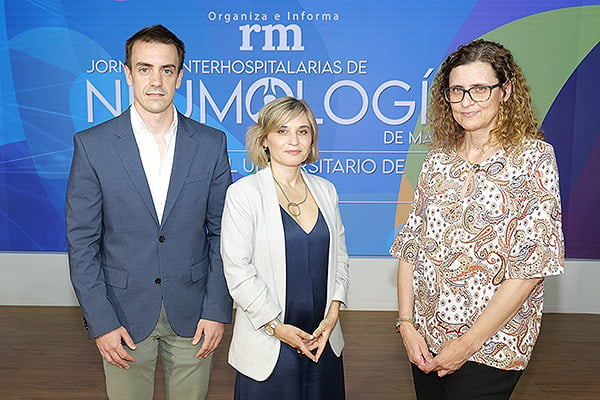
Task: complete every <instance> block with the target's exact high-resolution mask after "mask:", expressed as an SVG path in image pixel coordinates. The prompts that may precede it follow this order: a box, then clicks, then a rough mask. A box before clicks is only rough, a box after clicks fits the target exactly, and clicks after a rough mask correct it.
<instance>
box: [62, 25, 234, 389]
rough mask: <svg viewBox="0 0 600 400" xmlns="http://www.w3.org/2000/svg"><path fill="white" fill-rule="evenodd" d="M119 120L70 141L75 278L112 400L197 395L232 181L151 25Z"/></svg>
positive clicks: (129, 69)
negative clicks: (185, 101)
mask: <svg viewBox="0 0 600 400" xmlns="http://www.w3.org/2000/svg"><path fill="white" fill-rule="evenodd" d="M125 52H126V57H125V64H126V67H125V75H126V78H127V83H128V84H129V85H130V86H132V88H133V92H134V97H135V99H134V102H133V105H132V106H131V107H130V108H129V109H128V110H127V111H126V112H124V113H123V114H122V115H120V116H118V117H116V118H113V119H111V120H109V121H107V122H105V123H103V124H100V125H98V126H96V127H94V128H91V129H88V130H86V131H82V132H80V133H78V134H76V135H75V138H74V155H73V163H72V166H71V172H70V175H69V183H68V188H67V199H66V207H65V212H66V222H67V237H68V242H69V264H70V271H71V280H72V283H73V287H74V288H75V292H76V294H77V298H78V299H79V303H80V305H81V308H82V310H83V314H84V318H85V321H86V325H87V328H88V332H89V336H90V338H93V339H94V340H95V342H96V345H97V347H98V350H99V351H100V353H101V355H102V357H103V359H104V370H105V375H106V387H107V392H108V395H109V398H110V399H135V400H140V399H152V396H153V389H154V370H155V364H156V358H157V354H160V356H161V360H162V363H163V367H164V371H165V382H166V386H167V388H166V390H167V393H168V398H171V399H174V400H176V399H186V400H188V399H204V398H205V397H206V392H207V390H208V377H209V373H210V366H211V358H212V352H213V351H214V350H215V348H216V347H217V346H218V344H219V343H220V341H221V338H222V336H223V324H224V323H229V322H231V311H232V302H231V298H230V297H229V294H228V292H227V286H226V284H225V279H224V275H223V265H222V260H221V256H220V249H219V241H220V229H221V228H220V225H221V214H222V210H223V203H224V199H225V192H226V190H227V187H228V186H229V184H230V183H231V173H230V167H229V161H228V157H227V147H226V138H225V135H224V134H223V132H220V131H218V130H215V129H212V128H210V127H207V126H204V125H201V124H199V123H197V122H195V121H192V120H190V119H188V118H186V117H184V116H183V115H181V114H180V113H179V112H177V110H176V109H175V107H174V105H173V97H174V95H175V90H176V89H178V88H179V87H180V85H181V79H182V76H183V69H182V66H183V58H184V54H185V51H184V45H183V42H181V40H179V39H178V38H177V37H176V36H175V35H174V34H173V33H172V32H170V31H169V30H168V29H166V28H165V27H163V26H162V25H156V26H152V27H148V28H144V29H142V30H141V31H139V32H137V33H136V34H135V35H133V36H132V37H131V38H130V39H129V40H128V41H127V44H126V51H125Z"/></svg>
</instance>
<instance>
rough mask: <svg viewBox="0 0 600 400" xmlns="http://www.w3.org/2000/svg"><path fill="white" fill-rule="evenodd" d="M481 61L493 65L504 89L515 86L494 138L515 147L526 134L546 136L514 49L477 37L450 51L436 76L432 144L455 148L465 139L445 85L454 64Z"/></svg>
mask: <svg viewBox="0 0 600 400" xmlns="http://www.w3.org/2000/svg"><path fill="white" fill-rule="evenodd" d="M478 61H480V62H484V63H488V64H490V65H491V67H492V69H493V70H494V73H495V74H496V77H497V78H498V80H499V82H500V83H501V84H502V87H501V90H503V91H504V90H506V88H507V85H508V84H510V85H511V86H512V93H511V95H510V97H509V98H508V100H506V101H503V102H502V103H500V108H499V111H498V123H497V124H496V127H495V128H494V129H492V130H491V132H490V141H492V142H494V143H497V144H499V145H500V146H502V147H503V148H504V149H505V150H511V149H515V148H519V147H520V146H521V144H522V143H523V140H524V139H525V138H532V139H543V137H544V135H543V134H542V132H541V131H540V129H539V128H538V122H537V120H536V119H535V117H534V115H533V110H532V107H531V95H530V94H529V86H528V85H527V82H526V81H525V76H524V75H523V71H521V68H520V67H519V66H518V65H517V63H516V62H515V60H514V58H513V56H512V54H511V52H510V51H509V50H508V49H507V48H505V47H504V46H502V45H501V44H499V43H496V42H490V41H487V40H483V39H477V40H474V41H472V42H471V43H468V44H466V45H463V46H460V47H459V48H458V49H457V50H456V51H455V52H454V53H452V54H450V55H449V56H448V58H446V60H445V61H444V62H443V63H442V65H441V67H440V70H439V71H438V73H437V74H436V76H435V79H434V80H433V84H432V85H431V92H430V99H429V105H428V110H427V125H428V131H429V132H431V134H432V143H431V145H432V146H433V147H436V148H443V149H446V150H455V149H456V148H457V147H458V146H459V145H460V144H461V143H462V141H463V139H464V129H463V127H462V126H460V125H459V124H458V123H457V122H456V121H455V120H454V117H453V116H452V109H451V107H450V103H448V102H447V101H446V99H445V98H444V89H446V88H447V87H448V86H449V79H450V72H451V71H452V70H453V69H454V68H456V67H458V66H461V65H466V64H471V63H474V62H478Z"/></svg>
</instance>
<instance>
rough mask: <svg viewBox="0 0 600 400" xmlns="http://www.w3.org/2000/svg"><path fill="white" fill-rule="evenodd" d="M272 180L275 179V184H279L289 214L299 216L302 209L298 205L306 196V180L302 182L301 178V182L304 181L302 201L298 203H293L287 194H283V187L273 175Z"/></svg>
mask: <svg viewBox="0 0 600 400" xmlns="http://www.w3.org/2000/svg"><path fill="white" fill-rule="evenodd" d="M301 177H302V176H301ZM273 180H274V181H275V183H276V184H277V186H279V189H280V190H281V193H283V196H284V197H285V199H286V200H287V202H288V205H287V210H288V212H289V213H290V215H291V216H293V217H299V216H300V215H302V209H301V208H300V205H301V204H304V202H305V201H306V199H307V198H308V187H307V186H306V182H304V179H302V183H304V199H302V201H300V202H298V203H294V202H293V201H290V198H289V197H288V196H287V194H285V191H284V190H283V187H281V185H280V184H279V182H277V179H275V176H273Z"/></svg>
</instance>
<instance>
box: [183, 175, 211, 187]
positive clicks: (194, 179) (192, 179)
mask: <svg viewBox="0 0 600 400" xmlns="http://www.w3.org/2000/svg"><path fill="white" fill-rule="evenodd" d="M207 180H208V173H201V174H195V175H192V176H189V175H188V176H187V177H186V178H185V181H183V185H184V186H186V185H194V184H198V183H203V182H206V181H207Z"/></svg>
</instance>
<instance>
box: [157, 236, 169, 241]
mask: <svg viewBox="0 0 600 400" xmlns="http://www.w3.org/2000/svg"><path fill="white" fill-rule="evenodd" d="M165 240H167V238H166V237H164V236H163V235H160V236H159V237H158V241H159V242H161V243H162V242H164V241H165Z"/></svg>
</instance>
